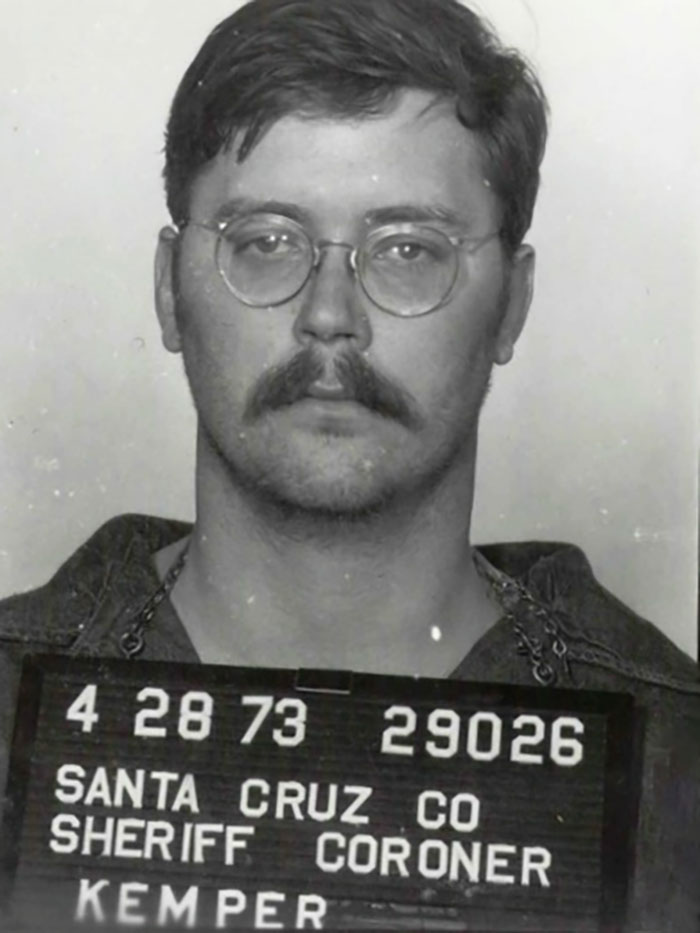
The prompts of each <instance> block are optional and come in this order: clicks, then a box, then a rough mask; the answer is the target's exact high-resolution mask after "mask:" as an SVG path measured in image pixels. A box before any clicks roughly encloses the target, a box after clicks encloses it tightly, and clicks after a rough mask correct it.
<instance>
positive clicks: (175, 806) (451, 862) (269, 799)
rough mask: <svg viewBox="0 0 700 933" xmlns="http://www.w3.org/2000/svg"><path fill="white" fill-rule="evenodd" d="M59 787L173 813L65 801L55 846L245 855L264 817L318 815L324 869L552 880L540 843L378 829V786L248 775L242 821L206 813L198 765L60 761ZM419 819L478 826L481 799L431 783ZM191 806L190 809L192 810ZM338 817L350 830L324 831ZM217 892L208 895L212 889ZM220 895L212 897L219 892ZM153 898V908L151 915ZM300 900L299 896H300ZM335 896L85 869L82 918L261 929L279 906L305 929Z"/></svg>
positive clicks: (91, 851)
mask: <svg viewBox="0 0 700 933" xmlns="http://www.w3.org/2000/svg"><path fill="white" fill-rule="evenodd" d="M54 794H55V797H56V799H57V800H58V801H60V802H61V803H62V804H65V805H69V806H75V805H79V806H80V807H81V808H82V807H90V806H99V807H103V808H104V807H109V808H115V809H124V808H129V809H130V810H140V809H142V808H143V807H144V806H148V807H149V809H150V810H151V811H152V810H153V809H155V810H160V811H163V812H164V814H169V813H177V814H180V818H179V819H178V820H177V821H176V822H172V821H171V820H169V819H166V818H163V819H143V818H139V817H138V816H121V815H116V816H105V815H99V816H95V815H84V814H81V815H77V814H75V813H67V812H62V813H58V814H56V815H55V816H54V817H53V819H52V822H51V834H50V841H49V847H50V849H51V851H52V852H53V853H55V854H56V855H58V856H61V855H71V856H73V857H74V856H75V855H77V854H79V855H82V856H87V857H95V858H99V857H111V858H125V859H143V860H145V861H148V862H160V863H168V862H180V863H190V864H192V865H205V864H208V865H211V864H213V863H218V864H222V865H225V866H236V865H237V864H241V862H243V860H244V858H245V856H244V853H246V855H247V854H248V853H249V851H250V850H251V849H253V848H254V845H255V834H256V821H258V820H261V819H266V820H268V821H269V820H279V821H296V822H305V823H307V824H308V823H316V824H319V833H318V835H317V838H316V844H315V854H314V860H315V867H316V868H317V869H318V871H319V872H321V873H322V874H321V876H320V877H324V876H326V877H327V876H329V875H332V876H336V877H337V876H338V875H339V873H343V872H347V873H351V874H353V875H360V876H365V877H367V876H371V875H373V874H374V875H379V876H382V877H391V876H394V877H398V878H411V877H413V878H416V877H418V878H425V879H430V880H438V879H444V880H449V881H459V880H462V881H469V882H472V883H478V882H481V883H484V882H485V883H488V884H494V885H522V886H530V885H537V886H541V887H549V885H550V881H549V871H550V868H551V865H552V857H551V853H550V852H549V850H548V849H546V848H544V847H542V846H536V845H533V846H516V845H511V844H507V843H493V842H490V843H484V842H481V841H474V840H469V841H467V840H464V841H461V840H455V839H452V840H451V841H445V840H443V839H439V838H422V839H421V840H420V841H417V840H410V839H407V838H406V837H405V836H404V835H395V836H391V835H374V834H373V833H372V830H371V820H370V816H369V814H368V813H367V807H368V804H369V801H370V800H371V797H372V794H373V788H372V787H368V786H365V785H359V784H357V785H356V784H342V785H341V784H335V783H321V782H317V781H312V782H309V783H302V782H300V781H294V780H280V781H276V782H274V781H268V780H265V779H264V778H260V777H250V778H248V779H246V780H244V781H242V782H241V783H240V786H239V787H238V790H237V797H236V795H235V794H234V795H233V799H232V805H233V807H234V808H235V810H236V811H237V813H238V815H240V817H242V819H243V821H242V822H238V823H216V822H204V821H201V820H199V819H197V817H198V815H199V813H200V805H199V796H198V793H197V782H196V780H195V777H194V775H193V774H191V773H185V774H178V773H176V772H171V771H147V770H146V769H143V768H137V769H127V768H121V767H117V768H114V769H107V768H105V767H97V768H95V769H94V770H93V771H90V772H89V771H88V770H87V769H86V768H84V767H83V766H82V765H79V764H63V765H61V766H60V767H59V768H58V770H57V772H56V781H55V787H54ZM414 814H415V823H416V826H417V827H420V828H421V829H422V830H427V831H431V830H443V829H447V830H450V829H451V830H452V831H453V832H454V831H456V832H459V833H473V832H474V831H475V830H477V829H478V827H479V821H480V815H481V802H480V800H479V799H478V798H477V797H476V796H474V795H473V794H470V793H467V792H462V793H457V794H454V795H452V796H448V795H447V794H445V793H444V792H443V791H440V790H437V789H431V788H426V789H424V790H421V791H418V792H416V796H415V811H414ZM183 817H184V818H183ZM330 821H334V822H335V824H336V825H337V824H341V825H342V826H343V827H347V830H346V831H343V832H341V831H338V830H323V829H322V828H321V827H322V825H323V824H324V823H328V822H330ZM205 899H206V900H207V901H209V903H206V904H204V903H203V901H204V900H205ZM212 899H213V902H212ZM146 901H148V903H149V905H153V904H155V907H153V906H151V907H150V908H149V916H146V915H145V914H144V912H143V911H144V904H145V902H146ZM291 902H293V903H291ZM326 908H327V905H326V901H325V899H324V898H323V897H321V896H320V895H318V894H313V893H305V894H298V895H289V894H287V895H285V894H284V893H282V892H277V891H274V890H269V889H266V890H264V891H263V890H261V891H257V892H250V891H247V892H244V891H242V890H239V889H236V888H222V889H219V890H218V891H212V890H211V889H209V888H207V889H203V890H202V891H201V892H200V889H199V887H198V886H197V885H192V886H190V887H189V888H185V887H183V885H182V884H181V883H180V884H178V885H177V886H175V887H173V886H171V885H169V884H157V885H153V884H148V883H146V882H144V881H143V880H141V879H139V880H134V881H126V882H120V883H116V882H113V881H111V880H109V879H107V878H101V879H87V878H81V879H79V884H78V891H77V896H76V906H75V918H76V919H79V920H94V921H98V922H103V921H105V920H107V921H110V920H115V921H116V922H118V923H124V924H138V923H143V922H149V923H155V924H156V926H165V925H167V924H170V923H173V922H178V921H179V922H184V923H185V924H186V925H190V924H192V923H196V922H199V921H201V920H202V915H203V914H206V915H207V917H211V918H212V919H213V922H214V924H215V926H216V927H222V928H223V927H225V926H226V925H227V921H228V920H232V921H233V918H236V919H237V920H239V921H240V920H241V919H244V918H245V919H246V921H248V922H252V923H253V924H254V926H255V927H256V928H259V929H279V928H280V912H281V911H284V913H285V914H289V912H290V910H291V919H293V921H294V925H295V926H297V927H300V928H304V927H306V928H316V929H318V928H321V927H322V926H323V919H324V916H325V914H326Z"/></svg>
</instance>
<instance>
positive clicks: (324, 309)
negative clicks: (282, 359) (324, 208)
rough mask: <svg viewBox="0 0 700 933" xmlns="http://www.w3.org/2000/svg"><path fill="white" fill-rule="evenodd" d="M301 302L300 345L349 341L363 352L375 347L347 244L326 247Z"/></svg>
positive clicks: (297, 322)
mask: <svg viewBox="0 0 700 933" xmlns="http://www.w3.org/2000/svg"><path fill="white" fill-rule="evenodd" d="M300 300H301V309H300V311H299V313H298V315H297V318H296V320H295V322H294V332H295V336H296V338H297V340H299V342H300V343H308V342H309V340H320V341H322V342H323V343H332V342H334V341H340V340H345V341H351V342H352V343H353V344H354V346H355V347H356V348H357V349H359V350H365V349H366V348H367V347H368V346H369V344H370V343H371V340H372V331H371V326H370V322H369V318H368V316H367V312H366V310H365V308H364V307H363V301H362V297H361V294H360V290H359V283H358V281H357V279H356V275H355V271H354V269H353V267H352V265H351V264H350V252H349V249H348V247H347V246H346V245H345V244H343V243H339V244H336V243H333V244H325V245H324V246H323V248H322V250H321V254H320V256H319V261H318V263H317V264H316V266H315V267H314V269H313V270H312V272H311V275H310V277H309V281H308V282H307V283H306V286H305V287H304V289H303V291H302V293H301V299H300Z"/></svg>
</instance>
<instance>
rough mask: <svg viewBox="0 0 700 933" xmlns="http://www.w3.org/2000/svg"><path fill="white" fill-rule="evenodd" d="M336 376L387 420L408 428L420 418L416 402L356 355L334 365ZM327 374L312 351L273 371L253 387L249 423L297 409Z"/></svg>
mask: <svg viewBox="0 0 700 933" xmlns="http://www.w3.org/2000/svg"><path fill="white" fill-rule="evenodd" d="M334 370H335V375H336V377H337V379H338V381H339V382H340V384H341V385H342V387H343V389H344V390H345V392H346V394H347V395H348V397H349V398H351V399H352V400H353V401H355V402H357V403H358V404H360V405H364V406H365V408H368V409H369V410H370V411H373V412H375V413H376V414H378V415H381V416H382V417H384V418H392V419H394V420H395V421H398V422H399V423H400V424H403V425H404V426H405V427H407V428H414V427H416V426H417V425H418V423H419V421H420V418H419V415H418V413H417V410H416V405H415V403H414V402H413V399H412V398H411V397H410V396H409V395H408V393H407V392H406V391H405V390H401V389H399V388H398V387H397V386H395V385H394V384H393V383H392V382H390V381H389V380H388V379H386V378H385V377H384V376H382V375H381V374H380V373H377V372H375V370H374V369H373V368H372V367H371V366H370V365H369V364H368V363H367V362H366V360H365V359H364V358H363V357H362V356H361V355H360V354H359V353H356V352H352V351H350V352H346V353H343V354H342V355H340V356H338V357H336V359H335V361H334ZM324 371H325V366H324V364H323V360H322V359H321V358H320V357H319V355H318V353H316V352H315V351H314V350H313V349H312V348H311V347H308V348H306V349H304V350H302V351H301V352H300V353H298V354H297V355H296V356H294V357H292V359H291V360H289V361H288V362H286V363H282V364H281V365H280V366H275V367H273V368H272V369H269V370H268V371H267V372H266V373H265V374H264V375H263V376H261V377H260V380H259V381H258V382H257V384H256V385H255V386H254V387H253V389H252V391H251V393H250V395H249V398H248V401H247V404H246V407H245V412H244V416H243V417H244V420H245V421H246V422H250V421H254V420H255V419H256V418H259V417H260V416H261V415H263V414H265V413H266V412H268V411H275V410H276V409H279V408H284V407H285V406H286V405H293V404H294V402H298V401H300V400H301V399H303V398H305V397H306V396H307V395H308V393H309V389H310V388H311V386H312V385H313V384H314V382H316V380H317V379H320V378H321V376H322V375H323V373H324Z"/></svg>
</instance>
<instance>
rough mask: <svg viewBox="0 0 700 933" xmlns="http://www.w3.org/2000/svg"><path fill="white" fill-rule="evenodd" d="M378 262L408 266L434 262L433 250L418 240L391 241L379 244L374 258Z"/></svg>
mask: <svg viewBox="0 0 700 933" xmlns="http://www.w3.org/2000/svg"><path fill="white" fill-rule="evenodd" d="M373 258H374V259H375V260H376V261H379V262H391V263H395V264H396V265H410V264H414V263H418V262H426V261H430V260H435V259H436V258H437V257H436V256H435V250H433V249H431V248H430V244H428V243H422V242H420V241H419V240H393V241H391V242H388V243H379V244H378V246H377V248H376V250H375V252H374V257H373Z"/></svg>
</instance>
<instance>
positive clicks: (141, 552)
mask: <svg viewBox="0 0 700 933" xmlns="http://www.w3.org/2000/svg"><path fill="white" fill-rule="evenodd" d="M190 527H191V526H190V525H189V524H187V523H186V522H180V521H174V520H172V519H165V518H155V517H152V516H148V515H119V516H117V517H115V518H112V519H110V520H109V521H108V522H106V523H105V524H104V525H102V526H101V527H100V528H99V529H98V530H97V531H96V532H95V533H94V534H93V535H92V536H91V537H90V538H89V539H88V540H87V541H86V542H85V543H84V544H83V545H82V546H81V547H79V548H78V550H77V551H76V552H75V553H74V554H72V555H71V557H69V558H68V560H67V561H65V562H64V563H63V564H62V565H61V566H60V567H59V569H58V570H57V571H56V573H55V574H54V576H53V577H52V578H51V579H50V580H49V581H48V582H47V583H46V584H44V585H43V586H40V587H38V588H37V589H34V590H30V591H29V592H27V593H21V594H18V595H15V596H10V597H7V598H6V599H3V600H1V601H0V644H1V643H2V642H5V643H7V642H14V643H21V644H24V645H29V644H31V645H32V646H36V647H41V646H44V645H45V646H47V647H59V646H65V645H68V644H70V642H71V641H73V640H74V638H75V637H76V636H77V635H78V634H79V632H80V631H81V630H82V628H83V627H84V625H86V624H87V623H88V622H89V620H90V619H91V618H92V617H93V616H94V614H95V613H96V612H97V611H98V610H99V608H100V604H101V602H102V600H103V598H104V595H105V593H106V592H107V590H108V588H109V587H111V586H112V585H113V584H114V581H116V580H117V579H118V578H119V576H120V575H121V574H122V573H123V571H124V570H125V569H126V568H127V567H128V566H129V565H132V564H134V563H135V562H144V561H147V560H148V559H149V557H150V555H152V554H153V553H155V552H156V551H158V550H160V548H162V547H165V546H166V545H167V544H169V543H171V542H173V541H176V540H177V539H178V538H180V537H183V536H184V535H185V534H187V533H188V531H189V530H190Z"/></svg>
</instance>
